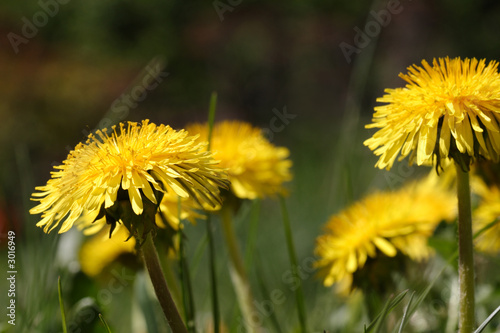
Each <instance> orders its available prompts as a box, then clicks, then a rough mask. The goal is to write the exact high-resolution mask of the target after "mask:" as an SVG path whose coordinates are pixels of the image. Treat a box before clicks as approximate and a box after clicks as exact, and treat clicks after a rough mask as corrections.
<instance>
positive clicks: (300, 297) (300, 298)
mask: <svg viewBox="0 0 500 333" xmlns="http://www.w3.org/2000/svg"><path fill="white" fill-rule="evenodd" d="M280 204H281V214H282V215H283V225H284V228H285V236H286V244H287V246H288V255H289V257H290V264H291V265H292V272H293V274H294V275H296V276H297V281H298V286H297V289H295V300H296V302H297V311H298V313H299V321H300V329H301V332H303V333H306V332H307V320H306V310H305V305H304V303H305V302H304V292H303V291H302V279H301V278H300V277H299V276H298V273H297V269H298V268H299V265H298V264H297V255H296V254H295V247H294V245H293V236H292V228H291V227H290V218H289V216H288V210H287V209H286V204H285V198H283V196H281V195H280Z"/></svg>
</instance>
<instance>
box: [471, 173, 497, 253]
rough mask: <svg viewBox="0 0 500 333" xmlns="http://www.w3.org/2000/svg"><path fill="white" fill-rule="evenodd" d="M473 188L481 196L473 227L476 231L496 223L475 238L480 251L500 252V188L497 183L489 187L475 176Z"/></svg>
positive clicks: (474, 214) (474, 215)
mask: <svg viewBox="0 0 500 333" xmlns="http://www.w3.org/2000/svg"><path fill="white" fill-rule="evenodd" d="M471 185H472V189H473V191H474V192H475V193H477V194H478V195H479V197H480V198H481V202H480V204H479V206H478V207H477V208H476V209H475V210H474V213H473V220H472V222H473V223H472V227H473V229H474V231H475V232H478V231H480V230H482V229H483V228H484V227H487V226H489V224H490V223H494V222H495V221H496V222H497V223H495V224H494V225H492V226H491V227H489V228H488V229H486V230H485V231H484V232H482V233H481V234H480V235H479V236H478V237H477V238H476V240H475V245H476V248H477V249H478V250H479V251H482V252H485V253H490V254H496V253H498V252H500V222H499V218H500V188H498V186H497V185H492V186H490V187H488V186H487V185H486V184H485V183H484V181H482V180H481V179H479V178H477V177H475V178H473V180H472V184H471Z"/></svg>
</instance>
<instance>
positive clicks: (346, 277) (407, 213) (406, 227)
mask: <svg viewBox="0 0 500 333" xmlns="http://www.w3.org/2000/svg"><path fill="white" fill-rule="evenodd" d="M455 206H456V199H455V197H454V195H453V193H450V192H449V191H448V190H447V189H446V188H445V187H444V186H443V185H442V184H441V183H440V180H439V178H438V177H437V175H436V174H435V173H432V174H431V175H430V176H429V177H428V178H427V179H425V180H424V181H421V182H412V183H410V184H408V185H406V186H404V187H403V188H401V189H399V190H397V191H393V192H382V193H374V194H372V195H369V196H367V197H366V198H364V199H363V200H361V201H359V202H357V203H355V204H353V205H352V206H350V207H348V208H347V209H345V210H343V211H342V212H340V213H339V214H336V215H334V216H332V217H331V218H330V220H329V221H328V223H327V224H326V226H325V234H324V235H321V236H320V237H318V238H317V241H316V251H315V252H316V255H318V256H319V260H318V261H317V263H316V266H317V267H318V268H319V274H320V275H321V276H322V277H323V278H324V284H325V285H326V286H330V285H332V284H333V283H337V282H339V283H340V284H341V285H342V286H343V289H344V290H345V289H349V288H350V286H351V283H352V279H353V274H354V273H355V272H356V271H357V270H360V269H362V268H363V267H364V265H365V263H366V262H367V260H368V258H375V257H377V256H380V255H383V256H386V257H394V256H396V254H397V253H398V252H400V253H402V254H403V255H406V256H408V257H410V258H411V259H413V260H417V261H418V260H422V259H425V258H426V257H427V256H428V255H429V254H430V249H429V247H428V246H427V239H428V237H429V236H430V235H431V234H432V233H433V231H434V229H435V227H436V226H437V224H438V223H439V222H440V221H442V220H450V219H453V218H454V216H455Z"/></svg>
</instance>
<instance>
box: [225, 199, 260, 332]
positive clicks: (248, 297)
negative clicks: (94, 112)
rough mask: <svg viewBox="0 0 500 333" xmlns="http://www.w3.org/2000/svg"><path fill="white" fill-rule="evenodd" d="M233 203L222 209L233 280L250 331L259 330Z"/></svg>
mask: <svg viewBox="0 0 500 333" xmlns="http://www.w3.org/2000/svg"><path fill="white" fill-rule="evenodd" d="M231 209H232V207H231V205H223V206H222V209H221V218H222V230H223V234H224V238H225V241H226V244H227V247H228V251H229V258H230V261H231V264H230V266H229V267H230V273H231V280H232V281H233V286H234V289H235V292H236V297H237V299H238V304H239V306H240V310H241V313H242V315H243V317H244V322H245V326H246V329H247V331H248V332H259V331H260V330H259V329H258V327H253V326H252V325H251V323H252V314H253V313H255V309H254V304H253V297H252V292H251V289H250V283H249V281H248V277H247V273H246V271H245V265H244V263H243V259H242V256H241V253H240V250H239V248H238V243H237V242H236V239H237V237H236V233H235V231H234V227H233V218H232V211H231Z"/></svg>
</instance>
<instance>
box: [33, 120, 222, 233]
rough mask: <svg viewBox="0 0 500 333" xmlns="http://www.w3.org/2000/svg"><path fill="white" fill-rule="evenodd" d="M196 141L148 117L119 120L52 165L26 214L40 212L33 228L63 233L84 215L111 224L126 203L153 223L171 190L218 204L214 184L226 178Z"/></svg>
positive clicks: (122, 210) (219, 183)
mask: <svg viewBox="0 0 500 333" xmlns="http://www.w3.org/2000/svg"><path fill="white" fill-rule="evenodd" d="M196 139H197V138H196V137H193V136H188V133H187V132H186V131H185V130H180V131H176V130H173V129H172V128H171V127H170V126H165V125H160V126H157V125H155V124H153V123H149V121H148V120H144V121H143V122H142V124H138V123H134V122H128V124H123V123H122V124H120V127H119V130H118V131H117V129H116V128H115V127H113V132H112V133H111V134H108V133H107V131H106V130H103V131H102V132H101V131H98V132H97V136H94V135H92V134H91V135H89V138H88V140H87V141H86V143H85V144H83V143H80V144H78V145H77V146H76V148H75V149H74V150H73V151H71V152H70V153H69V155H68V157H67V159H66V160H65V161H64V162H63V164H62V165H60V166H57V167H55V169H56V170H57V171H53V172H52V173H51V175H52V177H51V179H49V181H48V182H47V185H45V186H40V187H37V188H36V190H38V191H39V192H36V193H33V197H34V199H33V200H35V201H40V204H39V205H38V206H36V207H34V208H32V209H31V210H30V213H31V214H40V213H41V214H42V220H41V221H40V222H38V223H37V226H39V227H43V228H44V231H45V232H50V231H51V230H53V229H54V228H56V227H57V226H58V225H59V224H61V228H60V230H59V233H62V232H65V231H67V230H69V229H70V228H71V227H72V226H73V224H74V223H75V221H77V219H78V218H79V217H80V216H81V215H82V214H85V218H86V219H87V220H90V221H94V220H100V219H102V218H103V217H104V218H105V220H106V223H108V224H111V225H112V228H113V227H114V226H115V225H116V222H120V219H121V217H123V216H122V215H123V214H124V212H125V210H126V207H129V210H130V214H129V215H130V216H131V218H134V216H136V217H137V216H145V215H151V216H152V221H153V224H154V216H155V215H156V213H157V207H158V205H159V202H161V199H162V196H163V194H164V193H169V192H171V191H173V192H175V194H176V195H179V196H180V197H182V198H189V197H190V198H192V199H195V200H198V201H199V202H202V203H205V204H208V205H211V206H217V205H219V204H220V203H221V199H220V196H219V189H218V187H219V186H220V187H226V188H227V179H226V178H227V176H226V175H225V173H224V172H223V171H222V170H221V169H220V167H219V166H218V165H217V161H215V160H214V159H213V158H212V155H211V153H210V152H207V151H206V148H205V147H206V142H200V141H197V140H196ZM124 207H125V208H124ZM143 220H145V219H143ZM122 222H125V221H122ZM97 225H99V224H97ZM127 228H129V230H130V231H131V232H132V230H131V228H130V226H127ZM151 228H153V227H152V226H145V227H144V228H143V229H144V232H148V231H150V230H151ZM94 231H97V230H94ZM111 231H112V230H111Z"/></svg>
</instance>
